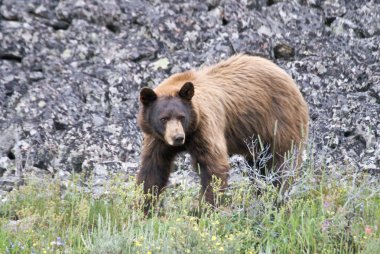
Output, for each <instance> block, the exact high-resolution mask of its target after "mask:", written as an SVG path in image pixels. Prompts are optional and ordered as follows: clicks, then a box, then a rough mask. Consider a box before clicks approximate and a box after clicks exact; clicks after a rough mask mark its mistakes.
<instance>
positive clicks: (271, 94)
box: [137, 54, 309, 210]
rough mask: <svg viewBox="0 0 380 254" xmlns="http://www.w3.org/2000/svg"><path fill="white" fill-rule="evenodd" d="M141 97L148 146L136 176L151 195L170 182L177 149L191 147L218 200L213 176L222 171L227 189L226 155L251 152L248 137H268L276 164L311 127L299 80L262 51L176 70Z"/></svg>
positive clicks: (205, 193)
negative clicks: (181, 70) (206, 64)
mask: <svg viewBox="0 0 380 254" xmlns="http://www.w3.org/2000/svg"><path fill="white" fill-rule="evenodd" d="M140 102H141V103H140V108H139V113H138V125H139V127H140V129H141V130H142V132H143V146H142V151H141V166H140V169H139V171H138V174H137V183H138V184H142V185H143V190H144V193H146V194H148V193H150V194H151V195H147V196H150V197H151V198H152V197H156V198H158V195H159V194H160V193H161V191H162V190H163V188H164V187H165V186H166V184H167V182H168V179H169V175H170V172H171V168H172V166H173V161H174V159H175V156H176V155H177V154H178V153H181V152H184V151H186V152H188V153H189V154H190V155H191V158H192V164H193V167H194V168H195V169H197V170H199V172H200V179H201V195H202V197H204V198H205V200H206V201H207V202H208V203H210V204H211V205H215V195H214V192H213V188H212V186H211V185H210V183H211V182H212V178H213V177H216V178H217V179H219V181H220V183H221V189H222V190H223V189H225V188H226V187H227V179H228V172H229V162H228V159H229V156H231V155H233V154H240V155H243V156H244V157H246V158H247V159H248V160H250V157H252V151H250V149H249V148H248V146H247V143H246V140H247V139H249V138H252V137H253V136H256V137H259V138H260V141H261V142H263V143H264V144H265V145H269V146H270V148H271V153H272V155H273V162H274V163H271V166H273V167H274V168H277V169H279V168H280V167H281V165H282V163H283V162H284V156H285V154H286V153H287V152H289V151H290V150H291V149H292V148H293V147H294V146H298V147H299V148H300V149H302V146H303V144H304V143H305V141H306V137H307V134H308V121H309V117H308V106H307V103H306V101H305V100H304V98H303V96H302V94H301V92H300V91H299V89H298V88H297V86H296V84H295V82H294V81H293V79H292V78H291V77H290V76H289V75H288V74H287V73H286V72H285V71H284V70H282V69H281V68H280V67H279V66H277V65H276V64H274V63H273V62H271V61H270V60H267V59H265V58H262V57H258V56H250V55H246V54H237V55H234V56H232V57H230V58H228V59H227V60H224V61H221V62H219V63H218V64H216V65H212V66H206V67H202V68H200V69H198V70H189V71H186V72H183V73H177V74H174V75H172V76H170V77H169V78H167V79H166V80H164V81H163V82H162V83H161V84H159V85H158V86H157V87H156V88H154V89H151V88H148V87H144V88H142V89H141V91H140ZM299 154H300V153H299ZM299 157H300V156H298V159H297V160H299ZM251 160H252V159H251ZM298 162H299V161H297V163H298ZM149 207H150V202H149V201H147V204H146V206H145V209H146V210H149Z"/></svg>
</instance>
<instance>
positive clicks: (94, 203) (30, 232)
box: [0, 165, 380, 254]
mask: <svg viewBox="0 0 380 254" xmlns="http://www.w3.org/2000/svg"><path fill="white" fill-rule="evenodd" d="M76 177H79V176H76ZM74 178H75V177H74ZM77 181H79V179H73V181H72V184H71V185H70V186H68V188H67V189H65V190H63V189H62V185H61V184H60V182H59V181H57V180H51V179H44V180H41V179H40V180H29V181H28V183H27V184H26V185H25V186H22V187H20V188H19V189H18V190H16V191H13V192H12V193H11V194H10V195H9V197H7V199H6V200H4V201H3V202H2V203H0V204H1V207H0V253H144V254H149V253H380V240H379V238H380V196H379V191H380V187H379V186H380V185H379V182H378V180H376V179H375V178H374V177H373V176H371V175H368V174H366V173H363V172H360V173H359V172H356V171H353V170H352V169H350V168H349V167H347V168H343V169H336V170H329V172H328V173H327V172H326V171H325V170H324V169H323V168H322V169H315V168H314V167H313V166H310V165H307V166H305V167H304V169H303V173H302V174H300V176H299V177H298V178H297V179H295V182H294V183H293V184H292V188H291V191H290V193H289V197H288V198H287V200H286V201H285V202H284V203H283V204H282V205H276V200H277V198H278V191H277V190H276V189H275V188H273V187H272V186H271V185H265V189H264V190H262V194H261V195H260V196H258V195H257V194H256V193H257V189H256V187H255V186H254V185H252V184H250V183H249V182H246V181H241V182H237V183H233V184H232V186H231V188H230V189H229V190H228V191H227V192H226V193H225V194H224V195H223V200H224V202H223V204H222V205H221V206H220V207H219V208H217V209H214V210H212V209H204V208H207V204H204V203H201V207H202V209H201V210H202V213H200V211H199V209H198V208H199V206H198V189H194V188H191V187H186V188H185V187H184V186H177V187H173V188H170V189H167V190H166V191H165V192H164V193H163V195H162V196H161V199H160V200H161V205H160V206H159V208H157V209H156V210H155V211H154V212H153V215H152V216H151V217H150V218H146V217H144V215H143V213H142V209H141V199H142V198H141V197H142V194H141V189H139V188H138V187H136V186H135V185H134V184H133V183H134V179H133V178H130V179H128V181H127V182H125V180H124V179H122V178H121V177H115V178H114V179H113V180H112V181H113V182H112V184H110V186H111V187H110V188H109V189H108V191H107V192H106V193H105V194H104V195H103V196H102V197H100V198H95V197H94V195H92V194H91V188H90V191H84V190H83V188H78V187H77V186H78V184H76V182H77Z"/></svg>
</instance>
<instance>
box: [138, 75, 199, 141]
mask: <svg viewBox="0 0 380 254" xmlns="http://www.w3.org/2000/svg"><path fill="white" fill-rule="evenodd" d="M193 95H194V86H193V84H192V83H191V82H187V83H185V84H184V85H183V86H182V88H181V89H180V91H179V92H178V95H177V96H157V94H156V93H155V92H154V91H153V90H152V89H150V88H143V89H142V90H141V92H140V101H141V103H142V106H143V108H142V113H141V114H142V117H143V122H144V123H143V124H142V123H140V127H141V128H142V130H143V131H145V132H148V133H152V134H154V135H155V136H157V137H159V138H160V139H162V140H163V141H164V142H165V143H166V144H168V145H170V146H181V145H183V144H185V140H186V134H188V133H189V131H191V128H192V127H191V126H192V115H193V109H192V105H191V99H192V97H193Z"/></svg>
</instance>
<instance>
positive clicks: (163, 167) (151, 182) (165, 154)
mask: <svg viewBox="0 0 380 254" xmlns="http://www.w3.org/2000/svg"><path fill="white" fill-rule="evenodd" d="M176 153H177V151H175V150H174V149H172V148H170V147H169V146H167V145H165V144H164V143H163V142H162V141H160V140H156V139H155V138H152V137H145V139H144V145H143V150H142V154H141V158H142V159H141V167H140V170H139V172H138V174H137V184H143V189H144V193H145V194H149V195H146V199H145V203H144V211H145V213H148V211H149V210H150V207H151V205H152V201H155V200H157V198H158V196H159V194H160V193H161V191H162V189H163V188H164V187H165V186H166V184H167V182H168V180H169V175H170V170H171V167H172V165H173V160H174V157H175V155H176Z"/></svg>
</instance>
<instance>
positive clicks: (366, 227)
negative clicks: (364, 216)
mask: <svg viewBox="0 0 380 254" xmlns="http://www.w3.org/2000/svg"><path fill="white" fill-rule="evenodd" d="M364 232H365V234H366V235H371V234H372V233H373V230H372V228H371V227H370V226H365V227H364Z"/></svg>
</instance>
